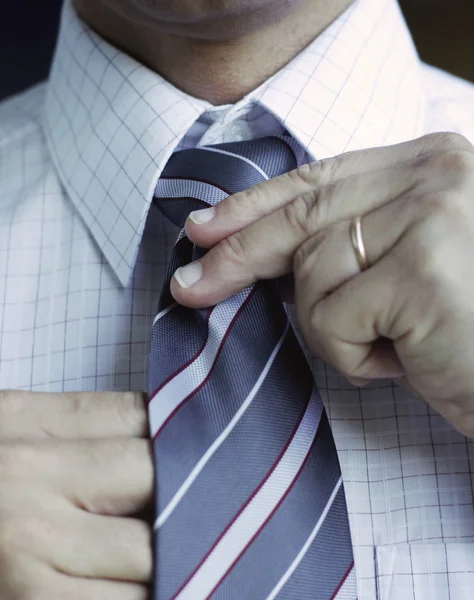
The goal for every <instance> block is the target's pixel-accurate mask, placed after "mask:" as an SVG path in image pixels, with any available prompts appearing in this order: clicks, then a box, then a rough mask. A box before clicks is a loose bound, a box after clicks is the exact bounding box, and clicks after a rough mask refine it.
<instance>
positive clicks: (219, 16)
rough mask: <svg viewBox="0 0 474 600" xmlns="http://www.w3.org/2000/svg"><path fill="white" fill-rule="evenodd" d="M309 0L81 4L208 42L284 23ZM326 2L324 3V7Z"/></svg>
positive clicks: (101, 0)
mask: <svg viewBox="0 0 474 600" xmlns="http://www.w3.org/2000/svg"><path fill="white" fill-rule="evenodd" d="M306 1H307V0H173V1H170V0H77V2H76V4H77V6H78V7H79V8H81V7H82V6H84V5H86V4H89V5H90V4H91V2H92V3H95V4H102V3H103V4H105V5H107V7H109V8H110V9H112V10H113V11H114V12H116V13H119V14H121V15H123V16H125V17H127V18H129V19H131V20H133V21H139V22H146V23H147V24H148V25H151V26H154V27H157V28H158V29H160V30H161V31H164V32H168V33H177V34H183V35H187V36H188V35H192V36H195V37H198V38H204V39H231V38H234V37H239V36H241V35H244V34H248V33H249V32H251V31H255V30H257V29H261V28H262V27H267V26H268V25H270V24H272V23H275V22H277V21H280V20H281V19H283V18H285V17H286V16H288V15H289V14H290V13H291V12H293V11H294V10H295V9H296V8H297V7H298V6H299V5H301V4H303V3H305V2H306ZM325 2H326V0H321V4H324V3H325Z"/></svg>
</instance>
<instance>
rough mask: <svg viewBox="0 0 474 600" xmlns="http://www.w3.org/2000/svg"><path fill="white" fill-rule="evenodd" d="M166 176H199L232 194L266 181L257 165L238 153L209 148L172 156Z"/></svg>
mask: <svg viewBox="0 0 474 600" xmlns="http://www.w3.org/2000/svg"><path fill="white" fill-rule="evenodd" d="M162 176H163V177H166V178H168V179H169V178H171V179H173V178H182V179H195V180H196V181H203V182H205V183H209V184H211V185H216V186H217V187H221V188H224V189H226V190H227V191H228V192H229V194H235V193H237V192H241V191H242V190H245V189H247V188H249V187H252V186H254V185H256V184H257V183H260V182H261V181H265V178H264V177H263V175H261V174H260V173H259V172H258V171H256V170H255V169H254V168H253V166H251V165H249V164H248V163H246V162H244V161H242V160H240V159H239V158H238V157H236V156H228V155H225V154H216V153H214V152H206V151H205V150H202V149H199V148H196V149H194V150H181V152H176V153H175V154H173V156H172V157H171V158H170V160H169V162H168V164H167V165H166V167H165V169H164V171H163V175H162Z"/></svg>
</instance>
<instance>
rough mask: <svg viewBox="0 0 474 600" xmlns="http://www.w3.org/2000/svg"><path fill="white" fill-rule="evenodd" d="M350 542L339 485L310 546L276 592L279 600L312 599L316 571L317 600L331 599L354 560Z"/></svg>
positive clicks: (347, 522)
mask: <svg viewBox="0 0 474 600" xmlns="http://www.w3.org/2000/svg"><path fill="white" fill-rule="evenodd" d="M350 540H351V535H350V529H349V521H348V518H347V509H346V500H345V496H344V488H343V487H342V486H341V488H340V489H339V491H338V493H337V496H336V499H335V500H334V503H333V505H332V506H331V509H330V510H329V512H328V514H327V516H326V518H325V520H324V523H323V525H322V527H321V529H320V530H319V532H318V534H317V536H316V537H315V538H314V541H313V543H312V544H311V546H310V547H309V549H308V551H307V552H306V554H305V555H304V558H303V559H302V561H301V562H300V563H299V564H298V566H297V568H296V569H295V571H294V572H293V573H292V575H291V577H290V578H289V579H288V581H287V582H286V584H285V585H284V586H283V588H282V589H281V590H280V591H279V593H278V596H277V598H278V600H293V598H297V597H298V596H300V597H302V598H311V595H312V594H313V593H314V581H315V577H314V571H315V570H317V572H318V600H319V599H320V600H331V598H332V597H333V594H334V592H335V591H336V589H337V587H338V585H339V584H340V583H341V581H342V579H343V578H344V576H345V575H346V574H347V571H348V569H349V568H350V566H351V564H352V561H353V558H352V544H351V543H350Z"/></svg>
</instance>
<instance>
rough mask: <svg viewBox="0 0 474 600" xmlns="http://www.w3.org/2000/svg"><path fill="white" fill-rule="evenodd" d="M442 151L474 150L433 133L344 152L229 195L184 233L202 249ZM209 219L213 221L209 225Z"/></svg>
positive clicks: (191, 222) (458, 139)
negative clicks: (344, 185) (302, 203)
mask: <svg viewBox="0 0 474 600" xmlns="http://www.w3.org/2000/svg"><path fill="white" fill-rule="evenodd" d="M446 148H449V149H453V150H454V149H460V150H467V149H469V148H470V149H471V151H472V145H471V144H470V143H469V142H468V140H466V139H465V138H464V137H462V136H460V135H457V134H450V133H441V134H439V133H436V134H430V135H426V136H423V137H421V138H418V139H416V140H410V141H408V142H403V143H401V144H396V145H393V146H386V147H382V148H369V149H366V150H360V151H354V152H347V153H345V154H342V155H340V156H337V157H335V158H329V159H325V160H322V161H316V162H313V163H311V164H309V165H302V166H301V167H300V168H298V169H296V170H295V171H291V172H290V173H286V174H284V175H281V176H280V177H276V178H274V179H271V180H270V181H265V182H263V183H260V184H258V185H256V186H254V187H252V188H249V189H248V190H245V191H243V192H240V193H238V194H234V195H233V196H229V197H228V198H226V199H225V200H223V201H222V202H220V203H219V204H218V205H217V206H215V207H214V209H213V210H211V211H210V210H208V209H204V211H195V212H194V213H191V215H190V217H189V218H188V220H187V222H186V233H187V235H188V237H189V238H190V239H192V240H193V241H194V242H195V243H196V244H197V245H198V246H200V247H201V248H210V247H212V246H214V245H215V244H217V243H218V242H219V241H220V240H223V239H224V238H227V237H229V236H230V235H232V234H234V233H236V232H237V231H240V230H242V229H244V228H245V227H248V226H249V225H251V224H252V223H255V222H256V221H258V220H260V219H261V218H262V217H264V216H266V215H268V214H270V213H272V212H274V211H276V210H278V209H280V208H282V207H283V206H285V205H286V204H288V203H289V202H292V201H293V200H295V198H298V197H299V196H304V195H306V194H311V192H314V191H315V190H320V189H321V188H323V187H328V186H331V185H334V184H335V183H336V182H338V181H341V180H343V179H348V178H351V177H354V176H355V175H360V174H365V173H368V172H371V171H377V170H385V169H390V168H393V167H395V166H397V165H399V164H401V163H407V162H410V161H413V160H414V159H416V158H417V157H419V156H421V155H423V154H427V153H430V152H436V151H441V150H443V149H446ZM362 212H366V211H362ZM212 214H214V216H213V218H212V219H211V220H207V219H209V218H210V217H211V216H212ZM345 218H348V217H345Z"/></svg>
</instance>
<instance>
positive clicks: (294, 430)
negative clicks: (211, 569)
mask: <svg viewBox="0 0 474 600" xmlns="http://www.w3.org/2000/svg"><path fill="white" fill-rule="evenodd" d="M312 393H313V388H312V387H311V391H310V395H309V398H308V401H307V403H306V405H305V407H304V410H303V411H302V412H301V416H300V418H299V420H298V422H297V423H296V425H295V428H294V429H293V431H292V433H291V435H290V437H289V438H288V440H287V442H286V444H285V446H284V447H283V449H282V451H281V452H280V454H279V455H278V458H277V459H276V460H275V462H274V463H273V465H272V466H271V468H270V469H269V470H268V473H267V474H266V475H265V477H264V479H262V481H261V482H260V483H259V485H258V486H257V487H256V488H255V490H254V491H253V492H252V494H251V495H250V496H249V497H248V498H247V501H246V502H245V503H244V504H243V505H242V506H241V508H240V509H239V511H238V512H237V513H236V514H235V515H234V517H233V519H232V520H231V521H230V522H229V523H228V525H227V526H226V527H225V529H224V530H223V531H222V533H221V534H220V535H219V537H218V538H217V539H216V541H215V542H214V544H213V545H212V546H211V548H210V549H209V551H208V552H207V553H206V554H205V556H204V558H203V559H202V560H201V562H200V563H199V564H198V565H197V567H196V568H195V569H194V571H193V572H192V573H191V575H190V576H189V577H188V578H187V579H186V581H185V582H184V583H183V585H182V586H181V587H180V588H179V590H178V591H177V592H176V593H175V595H174V596H173V597H172V598H171V600H175V599H176V598H177V597H178V596H179V594H180V593H181V592H182V591H183V590H184V588H185V587H186V586H187V585H188V583H189V582H190V581H191V579H192V578H193V577H194V576H195V575H196V573H197V572H198V571H199V569H200V568H201V567H202V565H203V564H204V563H205V561H206V560H207V558H208V557H209V556H210V554H211V553H212V551H213V550H214V548H215V547H216V546H217V544H218V543H219V542H220V541H221V539H222V538H223V537H224V536H225V534H226V533H227V532H228V531H229V529H230V528H231V527H232V525H233V524H234V523H235V521H236V520H237V519H238V518H239V516H240V515H241V514H242V512H243V511H244V510H245V508H246V507H247V506H248V505H249V504H250V502H251V501H252V499H253V498H254V497H255V496H256V495H257V494H258V492H259V491H260V489H261V488H262V487H263V485H264V484H265V482H266V481H267V480H268V478H269V477H270V475H271V474H272V473H273V471H274V470H275V468H276V467H277V465H278V463H279V462H280V461H281V459H282V457H283V455H284V454H285V452H286V451H287V449H288V446H289V445H290V443H291V441H292V440H293V438H294V437H295V435H296V432H297V431H298V428H299V426H300V424H301V421H302V420H303V417H304V415H305V413H306V409H307V407H308V404H309V401H310V399H311V395H312ZM318 430H319V427H318ZM317 434H318V432H316V435H315V436H314V440H313V443H312V444H311V447H310V449H309V450H308V453H307V455H306V456H305V458H304V461H303V463H302V464H301V466H300V468H299V469H298V472H297V473H296V475H295V477H294V479H293V480H292V482H291V483H290V485H289V486H288V489H287V490H286V491H285V494H284V495H283V496H282V498H280V500H279V502H278V504H277V505H276V506H275V508H274V509H273V510H272V512H271V513H270V515H269V516H268V517H267V519H266V520H265V521H264V523H263V524H262V525H261V526H260V528H259V529H258V531H257V532H256V533H255V534H254V535H253V537H252V539H251V540H250V541H249V542H248V544H247V545H246V546H245V548H244V549H243V550H242V552H241V553H240V554H239V556H238V557H237V558H236V559H235V561H234V562H233V563H232V564H231V565H230V567H229V568H228V569H227V571H226V572H225V573H224V575H223V576H222V577H221V579H220V580H219V581H218V582H217V584H216V586H215V587H214V589H213V590H212V591H211V593H210V594H209V595H208V596H207V598H206V600H208V599H209V598H210V597H211V596H212V594H213V593H214V592H215V591H216V589H217V588H218V587H219V586H220V584H221V583H222V582H223V581H224V579H225V578H226V577H227V575H228V574H229V573H230V572H231V570H232V569H233V568H234V566H235V565H236V564H237V562H238V561H239V559H240V557H241V556H242V554H244V553H245V552H246V551H247V549H248V548H249V546H250V545H251V544H252V542H253V541H254V539H255V538H256V537H257V536H258V534H259V533H260V531H261V530H262V529H263V528H264V527H265V525H266V524H267V523H268V521H269V520H270V519H271V518H272V516H273V514H274V513H275V511H276V510H277V509H278V508H279V506H280V505H281V503H282V502H283V500H284V499H285V498H286V496H287V495H288V494H289V492H290V491H291V489H292V488H293V485H294V484H295V482H296V480H297V479H298V477H299V475H300V473H301V471H302V470H303V468H304V466H305V464H306V462H307V460H308V458H309V456H310V454H311V451H312V449H313V447H314V443H315V441H316V438H317Z"/></svg>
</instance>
